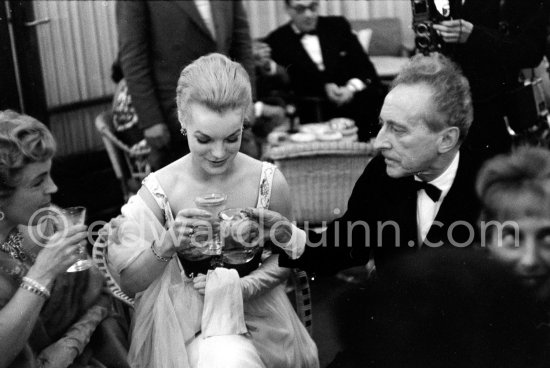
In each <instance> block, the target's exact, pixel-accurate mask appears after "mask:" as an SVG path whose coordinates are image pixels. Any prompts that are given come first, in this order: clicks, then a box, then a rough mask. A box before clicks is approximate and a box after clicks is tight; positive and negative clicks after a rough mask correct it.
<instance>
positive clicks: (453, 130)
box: [438, 127, 460, 153]
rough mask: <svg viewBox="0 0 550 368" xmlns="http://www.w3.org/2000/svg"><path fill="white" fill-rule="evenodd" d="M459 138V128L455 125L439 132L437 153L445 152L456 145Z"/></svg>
mask: <svg viewBox="0 0 550 368" xmlns="http://www.w3.org/2000/svg"><path fill="white" fill-rule="evenodd" d="M459 139H460V129H458V128H457V127H448V128H445V129H443V130H442V131H441V132H440V133H439V140H438V150H439V153H446V152H449V151H450V150H452V149H453V148H455V147H456V145H457V144H458V140H459Z"/></svg>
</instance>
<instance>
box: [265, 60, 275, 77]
mask: <svg viewBox="0 0 550 368" xmlns="http://www.w3.org/2000/svg"><path fill="white" fill-rule="evenodd" d="M263 70H264V73H265V74H266V75H270V76H271V75H275V74H277V63H276V62H275V61H273V60H269V63H268V64H267V67H265V66H264V67H263Z"/></svg>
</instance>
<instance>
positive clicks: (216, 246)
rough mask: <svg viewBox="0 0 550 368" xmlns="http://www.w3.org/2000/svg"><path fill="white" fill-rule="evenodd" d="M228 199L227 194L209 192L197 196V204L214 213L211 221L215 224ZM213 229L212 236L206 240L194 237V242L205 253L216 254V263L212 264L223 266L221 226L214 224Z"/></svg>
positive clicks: (198, 206) (214, 259)
mask: <svg viewBox="0 0 550 368" xmlns="http://www.w3.org/2000/svg"><path fill="white" fill-rule="evenodd" d="M226 201H227V195H226V194H223V193H208V194H203V195H200V196H198V197H196V198H195V206H197V208H200V209H202V210H205V211H208V212H210V214H211V215H212V217H211V219H210V221H211V222H212V224H213V225H214V222H215V221H217V219H218V214H219V213H220V211H222V210H223V209H224V208H225V203H226ZM212 229H213V230H214V229H215V230H214V231H213V234H212V236H211V237H208V239H207V240H204V241H198V240H197V239H194V243H195V245H197V246H199V247H200V248H201V250H202V252H203V254H208V255H211V256H215V258H213V261H214V263H215V264H212V266H221V264H220V263H221V254H222V243H221V240H220V233H219V227H217V228H216V227H214V226H213V227H212Z"/></svg>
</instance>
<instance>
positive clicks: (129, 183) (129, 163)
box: [95, 112, 151, 200]
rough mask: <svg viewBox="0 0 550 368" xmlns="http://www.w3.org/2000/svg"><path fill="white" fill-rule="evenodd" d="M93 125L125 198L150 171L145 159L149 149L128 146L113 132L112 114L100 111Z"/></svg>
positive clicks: (135, 189)
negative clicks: (99, 136)
mask: <svg viewBox="0 0 550 368" xmlns="http://www.w3.org/2000/svg"><path fill="white" fill-rule="evenodd" d="M95 126H96V129H97V131H98V132H99V134H100V135H101V140H102V141H103V144H104V146H105V149H106V150H107V154H108V155H109V160H110V161H111V165H112V166H113V170H114V172H115V176H116V177H117V179H118V180H119V181H120V184H121V187H122V193H123V194H124V197H125V199H126V200H127V199H128V198H129V196H130V195H131V193H132V192H135V191H137V189H138V188H139V186H140V183H141V181H142V180H143V179H144V178H145V177H146V176H147V175H148V174H149V173H150V172H151V167H150V165H149V163H148V161H147V156H148V155H149V152H150V149H149V148H148V147H146V146H143V147H138V146H135V147H128V146H127V145H126V144H125V143H124V142H122V141H121V140H119V139H118V138H117V137H116V136H115V134H114V132H113V124H112V114H111V113H109V112H102V113H101V114H99V115H98V116H97V117H96V119H95Z"/></svg>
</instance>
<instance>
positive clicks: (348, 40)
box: [265, 17, 383, 138]
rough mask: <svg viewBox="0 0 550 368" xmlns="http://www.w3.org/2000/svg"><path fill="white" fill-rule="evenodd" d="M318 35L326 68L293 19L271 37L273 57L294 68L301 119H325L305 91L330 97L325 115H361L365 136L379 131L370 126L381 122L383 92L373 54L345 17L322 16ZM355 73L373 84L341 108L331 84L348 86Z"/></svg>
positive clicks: (290, 70)
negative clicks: (319, 63)
mask: <svg viewBox="0 0 550 368" xmlns="http://www.w3.org/2000/svg"><path fill="white" fill-rule="evenodd" d="M317 36H318V37H319V43H320V45H321V51H322V55H323V63H324V66H325V70H324V71H320V70H319V69H318V68H317V66H316V64H315V63H314V62H313V60H311V58H310V56H309V55H308V53H307V51H306V50H305V49H304V47H303V45H302V43H301V37H300V35H298V34H296V32H295V31H294V29H293V28H292V26H291V24H290V23H288V24H285V25H284V26H281V27H280V28H278V29H276V30H275V31H273V32H272V33H270V34H269V35H268V36H267V37H266V39H265V42H267V43H268V44H269V46H270V47H271V56H272V58H273V60H274V61H275V62H276V63H277V64H279V65H281V66H283V67H285V68H286V69H287V71H288V74H289V76H290V83H291V87H292V89H293V92H294V94H295V96H296V98H298V100H297V105H298V114H299V116H300V119H301V121H302V122H312V121H319V117H318V115H319V114H318V111H317V110H316V107H317V106H316V105H315V104H313V103H307V102H303V101H300V100H299V98H303V97H317V98H321V99H323V101H324V102H323V103H322V104H321V110H322V111H321V115H322V116H321V119H323V120H326V119H329V118H331V117H335V116H347V117H350V118H352V119H354V120H356V124H357V125H358V127H359V129H360V136H361V137H362V138H366V137H367V136H368V135H373V132H369V130H370V129H372V128H373V125H374V127H376V126H377V122H378V113H379V111H380V107H381V105H382V98H383V96H382V93H381V89H380V88H381V87H380V81H379V78H378V76H377V74H376V71H375V69H374V66H373V65H372V63H371V61H370V60H369V57H368V56H367V54H366V53H365V52H364V50H363V48H362V47H361V44H360V43H359V41H358V40H357V37H356V36H355V34H353V33H352V31H351V28H350V25H349V23H348V21H347V20H346V19H345V18H343V17H319V18H318V23H317ZM352 78H358V79H360V80H361V81H362V82H363V83H365V84H366V85H367V88H366V89H365V90H363V91H361V92H359V93H356V94H355V96H354V98H353V101H351V102H350V103H348V104H346V105H344V106H343V107H341V108H338V107H337V106H336V105H335V104H333V103H331V102H329V101H328V100H327V99H326V98H327V96H326V92H325V84H327V83H336V84H337V85H339V86H342V85H346V83H347V82H348V81H349V80H350V79H352ZM369 133H370V134H369Z"/></svg>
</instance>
